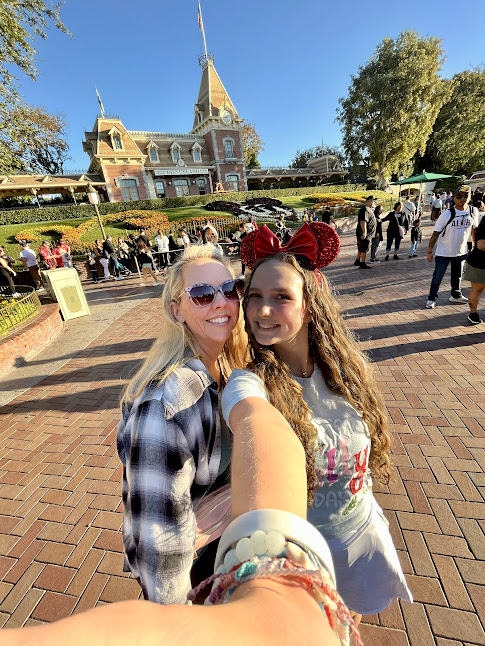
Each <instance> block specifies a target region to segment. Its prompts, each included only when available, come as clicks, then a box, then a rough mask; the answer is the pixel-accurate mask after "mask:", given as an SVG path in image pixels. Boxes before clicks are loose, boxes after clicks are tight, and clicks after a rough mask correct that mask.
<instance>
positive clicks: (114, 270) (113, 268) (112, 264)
mask: <svg viewBox="0 0 485 646" xmlns="http://www.w3.org/2000/svg"><path fill="white" fill-rule="evenodd" d="M116 260H117V258H116V256H115V255H114V254H110V257H109V270H110V273H111V275H114V276H116V278H119V277H120V270H119V269H118V263H117V262H116Z"/></svg>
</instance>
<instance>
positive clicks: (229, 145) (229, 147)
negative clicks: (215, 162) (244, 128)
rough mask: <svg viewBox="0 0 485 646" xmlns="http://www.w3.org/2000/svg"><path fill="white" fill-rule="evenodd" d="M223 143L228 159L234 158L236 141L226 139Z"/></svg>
mask: <svg viewBox="0 0 485 646" xmlns="http://www.w3.org/2000/svg"><path fill="white" fill-rule="evenodd" d="M223 144H224V153H225V156H226V159H234V141H233V140H232V139H224V141H223Z"/></svg>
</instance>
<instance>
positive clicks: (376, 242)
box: [369, 204, 384, 262]
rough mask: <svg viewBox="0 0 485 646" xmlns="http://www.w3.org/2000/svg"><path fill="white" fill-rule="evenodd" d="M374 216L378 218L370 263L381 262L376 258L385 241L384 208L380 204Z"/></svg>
mask: <svg viewBox="0 0 485 646" xmlns="http://www.w3.org/2000/svg"><path fill="white" fill-rule="evenodd" d="M374 215H375V216H376V232H375V235H374V237H373V238H372V241H371V249H370V261H369V262H380V260H377V258H376V254H377V250H378V249H379V247H380V246H381V244H382V241H383V240H384V238H383V236H382V219H381V215H382V206H381V205H380V204H378V205H377V206H376V208H375V209H374Z"/></svg>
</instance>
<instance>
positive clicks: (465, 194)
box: [455, 193, 468, 200]
mask: <svg viewBox="0 0 485 646" xmlns="http://www.w3.org/2000/svg"><path fill="white" fill-rule="evenodd" d="M455 197H457V198H458V199H459V200H461V199H463V198H464V197H468V193H457V194H456V195H455Z"/></svg>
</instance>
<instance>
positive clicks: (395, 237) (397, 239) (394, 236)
mask: <svg viewBox="0 0 485 646" xmlns="http://www.w3.org/2000/svg"><path fill="white" fill-rule="evenodd" d="M401 240H402V238H401V236H400V235H399V233H389V231H388V232H387V243H386V253H387V255H389V252H390V251H391V248H392V242H393V241H394V251H396V252H397V251H399V247H400V246H401Z"/></svg>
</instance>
